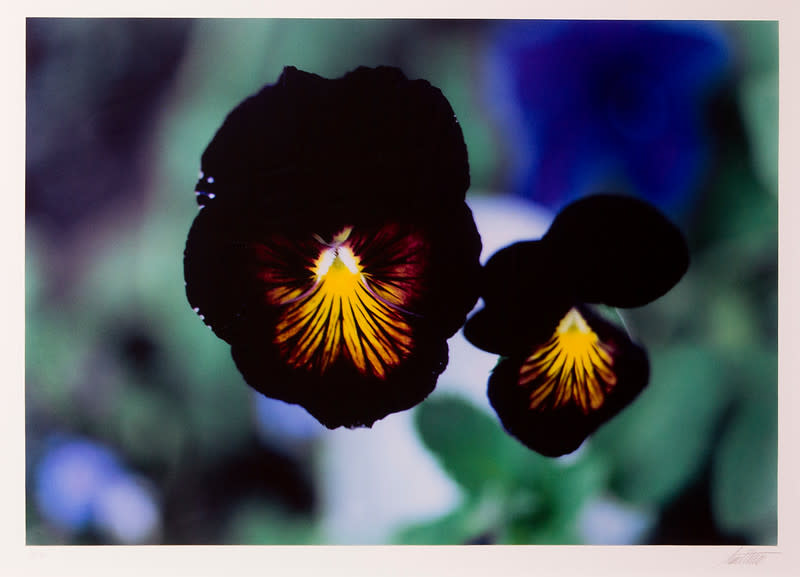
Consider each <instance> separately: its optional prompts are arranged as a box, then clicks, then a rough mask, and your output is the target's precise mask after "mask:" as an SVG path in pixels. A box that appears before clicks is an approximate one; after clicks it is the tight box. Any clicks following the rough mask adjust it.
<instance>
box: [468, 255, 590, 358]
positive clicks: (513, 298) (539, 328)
mask: <svg viewBox="0 0 800 577" xmlns="http://www.w3.org/2000/svg"><path fill="white" fill-rule="evenodd" d="M563 264H568V263H562V262H560V261H559V260H558V258H557V255H555V254H554V253H553V252H552V251H551V250H550V247H549V246H548V245H546V244H544V243H542V242H541V241H525V242H518V243H515V244H512V245H510V246H507V247H505V248H503V249H501V250H499V251H497V252H496V253H495V254H494V255H492V257H491V258H490V259H489V260H488V261H487V263H486V266H485V267H484V270H483V277H482V282H481V297H482V298H483V300H484V303H485V304H486V306H485V308H484V309H482V310H480V311H478V312H477V313H475V314H474V315H473V316H472V317H470V319H469V320H468V321H467V324H466V325H465V326H464V336H465V337H466V339H467V340H468V341H470V342H471V343H472V344H473V345H475V346H476V347H478V348H481V349H483V350H485V351H489V352H492V353H497V354H501V355H510V354H514V353H520V352H523V351H524V350H526V348H527V346H528V343H531V342H537V341H539V340H541V339H544V338H546V337H547V336H549V334H550V332H552V330H553V326H555V324H556V323H557V322H558V321H559V319H561V317H563V316H564V314H565V313H566V311H567V310H568V309H569V308H570V307H571V306H572V304H573V303H574V302H576V299H575V296H574V294H573V293H572V290H571V285H570V283H569V282H568V279H567V278H566V274H565V272H564V271H563V269H562V265H563Z"/></svg>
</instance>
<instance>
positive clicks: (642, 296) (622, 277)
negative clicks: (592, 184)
mask: <svg viewBox="0 0 800 577" xmlns="http://www.w3.org/2000/svg"><path fill="white" fill-rule="evenodd" d="M542 242H543V243H545V244H547V245H548V246H549V247H550V249H551V250H552V252H553V253H554V254H557V255H558V260H559V262H560V263H562V267H561V270H563V271H564V272H565V274H566V277H565V281H566V282H568V283H570V285H571V286H572V287H574V291H575V293H576V295H577V297H578V300H580V301H582V302H591V303H603V304H606V305H609V306H612V307H637V306H642V305H645V304H647V303H649V302H651V301H653V300H655V299H657V298H658V297H660V296H662V295H664V294H665V293H667V292H668V291H669V290H670V289H671V288H672V287H673V286H675V284H676V283H677V282H678V281H679V280H680V279H681V277H682V276H683V275H684V273H685V272H686V270H687V268H688V267H689V249H688V247H687V245H686V241H685V239H684V237H683V234H682V233H681V231H680V230H679V229H678V228H677V227H676V226H675V225H674V224H672V223H671V222H670V221H669V220H667V218H666V217H664V216H663V215H662V214H661V213H660V212H659V211H658V210H657V209H656V208H654V207H652V206H651V205H649V204H647V203H645V202H643V201H641V200H638V199H635V198H632V197H628V196H619V195H611V194H598V195H593V196H588V197H585V198H582V199H580V200H578V201H575V202H574V203H572V204H570V205H569V206H567V207H566V208H565V209H564V210H562V211H561V212H560V213H559V214H558V215H557V216H556V218H555V220H554V221H553V224H552V225H551V226H550V229H549V230H548V231H547V234H546V235H545V236H544V238H543V239H542Z"/></svg>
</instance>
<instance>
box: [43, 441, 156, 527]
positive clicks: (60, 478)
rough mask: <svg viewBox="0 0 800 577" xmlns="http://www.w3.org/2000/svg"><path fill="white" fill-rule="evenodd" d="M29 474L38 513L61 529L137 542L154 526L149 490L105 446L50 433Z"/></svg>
mask: <svg viewBox="0 0 800 577" xmlns="http://www.w3.org/2000/svg"><path fill="white" fill-rule="evenodd" d="M34 478H35V481H34V483H35V486H34V499H35V502H36V506H37V508H38V510H39V513H40V514H41V516H42V518H44V519H45V520H46V521H48V522H49V523H50V524H52V525H53V526H54V527H57V528H59V529H61V530H63V531H67V532H71V533H75V532H80V531H83V530H86V529H90V528H91V529H95V530H97V531H99V533H101V534H103V535H105V536H107V537H109V538H110V539H111V540H113V541H114V542H117V543H142V542H144V541H146V540H148V539H149V538H151V537H152V536H153V535H155V532H156V530H157V529H158V526H159V519H160V515H159V510H158V506H157V505H156V503H155V500H154V499H153V496H152V495H151V493H150V492H149V491H148V490H147V489H146V488H145V487H144V486H143V485H142V483H141V482H140V481H139V480H138V479H137V478H136V477H135V476H133V475H132V474H131V473H130V472H129V471H128V470H127V469H126V468H125V467H124V466H123V465H122V464H121V463H120V461H119V459H118V458H117V456H116V455H115V454H114V453H113V452H112V451H111V450H110V449H108V448H107V447H104V446H102V445H100V444H98V443H95V442H94V441H91V440H89V439H84V438H80V437H67V436H64V437H62V436H55V437H54V438H53V439H51V440H50V441H49V443H48V446H47V447H46V450H45V453H44V455H43V456H42V458H41V459H40V460H39V462H38V464H37V466H36V469H35V473H34Z"/></svg>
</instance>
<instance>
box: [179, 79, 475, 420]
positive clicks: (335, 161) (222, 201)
mask: <svg viewBox="0 0 800 577" xmlns="http://www.w3.org/2000/svg"><path fill="white" fill-rule="evenodd" d="M468 184H469V167H468V164H467V157H466V148H465V145H464V140H463V136H462V135H461V130H460V128H459V126H458V123H457V121H456V119H455V117H454V115H453V111H452V109H451V108H450V106H449V104H448V103H447V100H446V99H445V98H444V96H442V94H441V92H439V90H438V89H436V88H433V87H432V86H431V85H430V84H428V83H427V82H425V81H417V80H415V81H411V80H408V79H406V77H405V76H403V74H402V73H401V72H400V71H399V70H397V69H390V68H378V69H366V68H360V69H358V70H356V71H354V72H352V73H349V74H347V75H345V76H344V77H343V78H340V79H334V80H329V79H324V78H321V77H319V76H316V75H313V74H307V73H304V72H300V71H298V70H296V69H293V68H287V69H285V70H284V73H283V74H282V76H281V78H280V80H279V81H278V82H277V83H276V84H274V85H271V86H267V87H265V88H264V89H263V90H262V91H261V92H259V93H258V94H256V95H255V96H253V97H251V98H249V99H247V100H245V101H244V102H243V103H242V104H241V105H240V106H238V107H237V108H236V109H235V110H234V111H232V112H231V114H230V115H229V116H228V117H227V119H226V121H225V123H224V124H223V126H222V127H221V128H220V130H219V131H218V132H217V134H216V135H215V137H214V139H213V140H212V142H211V144H210V145H209V147H208V148H207V150H206V152H205V153H204V155H203V161H202V173H201V176H200V182H199V183H198V185H197V192H198V194H197V198H198V202H199V203H200V204H201V207H202V210H201V211H200V214H198V216H197V218H196V219H195V222H194V224H193V226H192V229H191V231H190V233H189V238H188V240H187V245H186V251H185V255H184V272H185V278H186V285H187V286H186V293H187V297H188V299H189V302H190V304H191V305H192V307H193V308H194V309H195V311H196V312H197V313H198V314H199V315H201V316H202V318H203V320H204V321H205V322H206V324H208V325H209V326H210V327H211V328H212V329H213V330H214V331H215V333H216V334H217V335H218V336H220V337H221V338H223V339H225V340H226V341H228V342H229V343H230V344H231V345H232V353H233V356H234V360H235V361H236V364H237V366H238V368H239V369H240V371H241V372H242V374H243V376H244V377H245V380H246V381H247V382H248V383H249V384H250V385H251V386H252V387H254V388H255V389H257V390H259V391H261V392H263V393H264V394H266V395H268V396H270V397H274V398H277V399H281V400H285V401H288V402H292V403H299V404H302V405H303V406H304V407H305V408H306V409H308V410H309V411H310V412H311V413H312V414H313V415H314V416H315V417H317V418H318V420H320V421H321V422H322V423H324V424H325V425H326V426H328V427H330V428H334V427H338V426H350V427H352V426H369V425H371V424H372V423H373V422H374V421H375V420H377V419H380V418H382V417H384V416H386V415H387V414H389V413H391V412H394V411H399V410H403V409H407V408H409V407H411V406H413V405H414V404H416V403H418V402H420V401H421V400H422V399H424V398H425V396H426V395H427V394H428V393H429V392H430V391H431V390H432V389H433V387H434V386H435V383H436V379H437V377H438V375H439V374H440V373H441V372H442V371H443V370H444V368H445V366H446V364H447V345H446V339H447V338H448V337H449V336H451V335H452V334H453V333H454V332H455V331H456V330H458V328H459V327H460V326H461V325H462V324H463V323H464V320H465V317H466V314H467V312H468V311H469V310H470V309H471V308H472V307H473V306H474V304H475V301H476V300H477V298H478V287H477V282H476V281H477V276H478V274H479V272H480V263H479V260H478V258H479V255H480V249H481V244H480V236H479V235H478V232H477V229H476V227H475V223H474V220H473V219H472V214H471V212H470V210H469V208H468V207H467V205H466V204H465V202H464V196H465V192H466V188H467V187H468Z"/></svg>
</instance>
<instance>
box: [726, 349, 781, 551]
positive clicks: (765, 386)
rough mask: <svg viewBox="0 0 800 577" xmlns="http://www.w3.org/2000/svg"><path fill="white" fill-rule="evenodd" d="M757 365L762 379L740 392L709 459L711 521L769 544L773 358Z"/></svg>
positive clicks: (774, 453) (773, 533)
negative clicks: (770, 361)
mask: <svg viewBox="0 0 800 577" xmlns="http://www.w3.org/2000/svg"><path fill="white" fill-rule="evenodd" d="M775 361H777V357H776V358H775ZM762 368H764V369H765V370H764V371H763V373H762V374H761V377H762V380H760V381H756V382H752V383H751V384H753V385H755V388H753V387H751V388H750V390H748V391H746V393H745V394H743V395H742V396H741V398H740V401H739V403H738V404H737V405H736V408H735V411H734V413H733V414H732V415H731V417H730V420H729V422H728V423H727V424H726V426H725V428H724V429H723V431H722V437H721V439H720V442H719V448H718V450H717V452H716V453H715V456H714V460H713V462H712V477H711V482H712V506H713V511H714V516H715V519H716V521H717V522H718V523H719V524H720V526H721V527H723V528H724V529H726V530H728V531H731V532H736V533H745V534H748V536H749V537H750V538H751V539H754V540H755V541H754V542H757V543H762V544H774V543H775V540H776V538H777V511H778V509H777V478H778V472H777V471H778V391H777V362H775V363H774V364H773V365H772V366H771V367H762ZM770 368H771V369H772V370H770ZM759 539H761V541H759ZM763 539H767V540H768V542H769V543H767V542H765V541H763Z"/></svg>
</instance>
